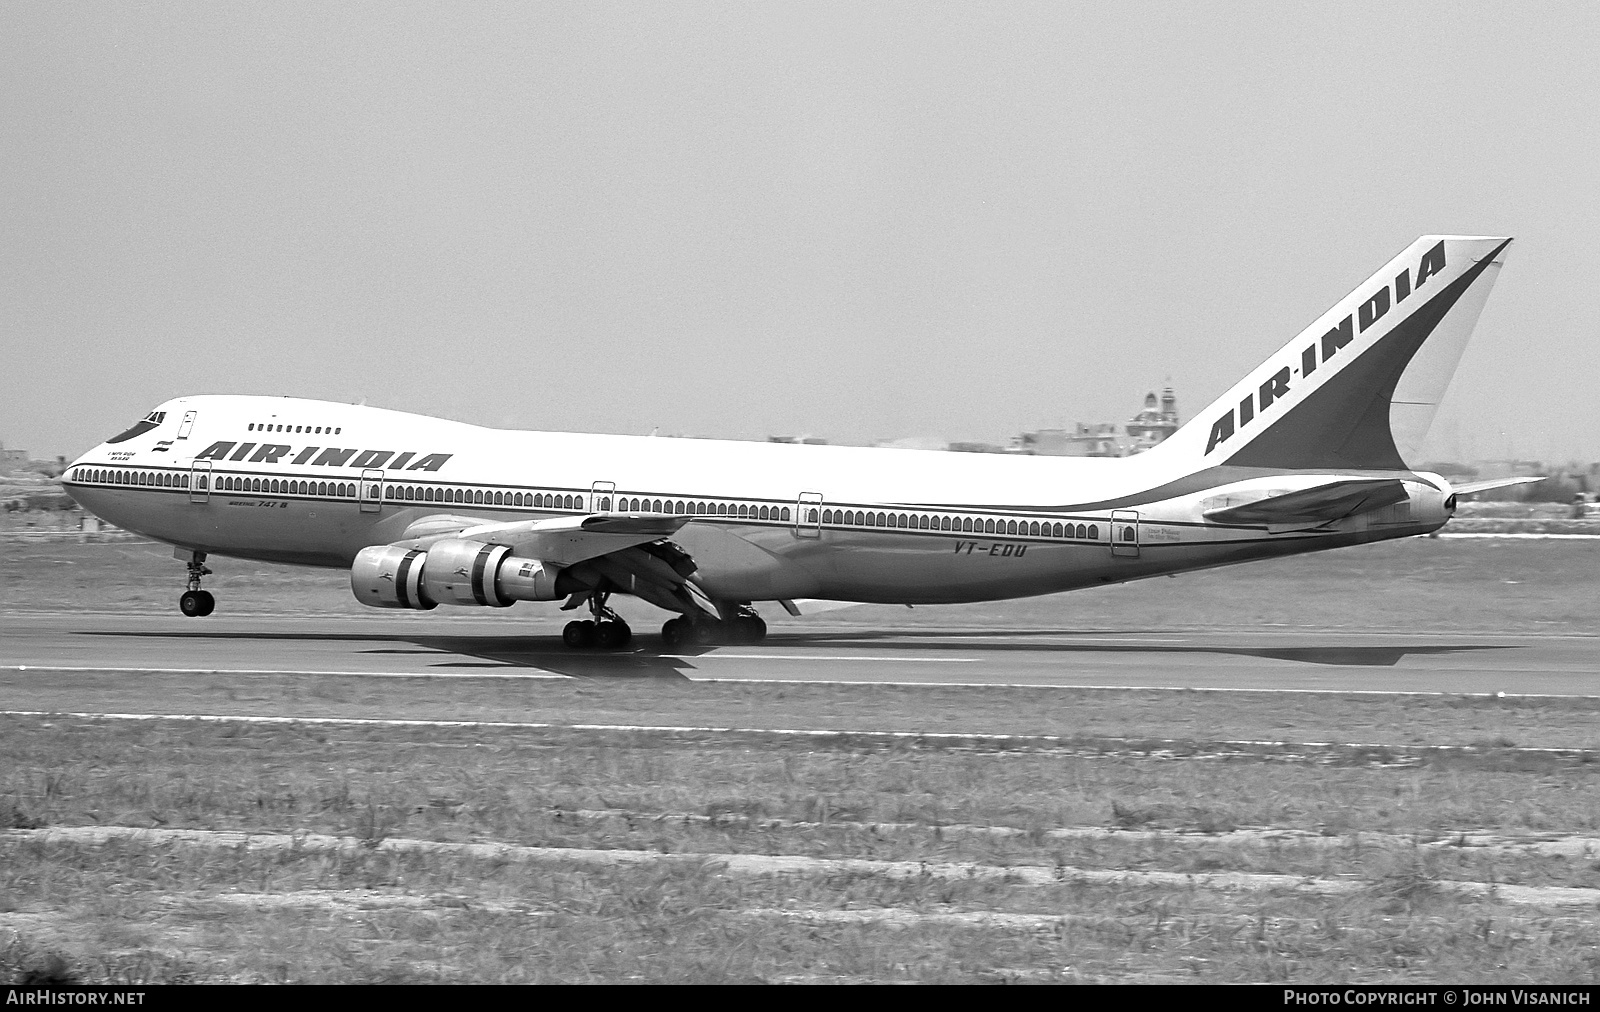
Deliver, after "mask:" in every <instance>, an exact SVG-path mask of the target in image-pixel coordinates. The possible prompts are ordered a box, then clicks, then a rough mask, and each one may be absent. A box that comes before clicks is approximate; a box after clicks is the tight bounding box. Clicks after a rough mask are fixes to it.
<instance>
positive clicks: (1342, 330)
mask: <svg viewBox="0 0 1600 1012" xmlns="http://www.w3.org/2000/svg"><path fill="white" fill-rule="evenodd" d="M1444 268H1445V262H1444V243H1442V242H1441V243H1439V244H1438V245H1437V246H1435V247H1433V249H1430V250H1429V251H1428V252H1426V253H1424V254H1422V262H1421V263H1419V264H1418V265H1417V275H1416V278H1417V279H1416V281H1415V282H1412V280H1411V272H1410V271H1409V270H1402V271H1401V272H1400V273H1399V274H1397V275H1395V279H1394V298H1393V300H1391V299H1390V296H1389V286H1388V285H1383V286H1382V287H1381V288H1379V289H1378V290H1377V291H1375V292H1373V293H1372V294H1371V295H1369V296H1368V297H1367V298H1366V300H1365V301H1363V302H1362V303H1361V306H1360V308H1359V309H1357V310H1356V312H1355V313H1354V314H1353V315H1351V316H1346V317H1345V318H1344V319H1343V320H1340V321H1339V323H1338V325H1337V326H1335V327H1333V328H1332V329H1331V330H1329V331H1328V332H1327V333H1326V334H1323V335H1322V341H1321V342H1320V343H1321V349H1320V350H1321V352H1322V354H1321V355H1320V356H1319V355H1318V354H1317V352H1318V350H1319V349H1318V342H1316V341H1313V342H1311V343H1310V344H1308V345H1306V346H1305V348H1303V349H1301V351H1300V368H1298V369H1294V368H1291V367H1290V366H1287V365H1286V366H1284V367H1283V368H1281V369H1279V370H1278V371H1277V372H1275V373H1273V374H1272V375H1271V376H1269V377H1267V381H1266V382H1265V383H1263V384H1261V389H1260V390H1259V391H1256V392H1254V393H1249V394H1246V395H1245V397H1244V400H1242V401H1240V402H1239V408H1238V426H1237V427H1238V428H1240V429H1242V428H1244V427H1245V426H1246V425H1249V424H1250V423H1251V421H1252V420H1254V419H1255V418H1256V417H1257V416H1258V415H1262V414H1264V413H1265V412H1266V410H1267V409H1268V408H1269V407H1271V406H1272V404H1273V402H1274V401H1277V400H1280V399H1282V398H1283V397H1286V396H1288V393H1289V383H1290V380H1291V379H1292V378H1293V377H1294V376H1295V375H1297V374H1298V375H1299V376H1300V377H1302V378H1304V377H1306V376H1310V375H1311V374H1312V373H1313V372H1315V371H1316V369H1317V366H1318V365H1319V364H1325V363H1326V362H1327V361H1328V360H1329V359H1331V358H1333V356H1335V355H1337V354H1338V353H1339V349H1341V348H1343V347H1344V346H1345V345H1347V344H1349V343H1350V342H1351V341H1352V340H1353V339H1354V337H1355V334H1356V327H1355V325H1356V323H1357V322H1358V321H1359V323H1360V331H1361V332H1362V333H1365V332H1366V330H1367V328H1368V327H1371V326H1372V325H1373V324H1374V323H1377V322H1378V320H1379V319H1381V318H1382V317H1383V315H1384V314H1385V313H1387V312H1388V311H1389V307H1390V306H1391V305H1399V304H1400V303H1401V302H1404V301H1405V300H1406V298H1407V297H1409V296H1410V295H1411V293H1412V292H1414V291H1417V290H1418V289H1420V288H1421V287H1422V286H1423V284H1424V283H1425V282H1426V281H1427V280H1428V279H1429V278H1430V277H1432V276H1433V275H1435V274H1438V273H1439V272H1440V271H1442V270H1444ZM1234 417H1235V416H1234V409H1233V408H1229V409H1228V410H1227V411H1226V412H1224V413H1223V414H1222V415H1221V416H1219V417H1218V418H1217V420H1216V421H1214V422H1212V423H1211V437H1210V438H1209V439H1207V440H1206V452H1207V453H1210V452H1211V451H1212V450H1214V449H1216V448H1217V445H1218V444H1219V443H1222V442H1225V441H1226V440H1227V439H1228V438H1229V437H1230V436H1232V435H1233V433H1234V429H1235V425H1234Z"/></svg>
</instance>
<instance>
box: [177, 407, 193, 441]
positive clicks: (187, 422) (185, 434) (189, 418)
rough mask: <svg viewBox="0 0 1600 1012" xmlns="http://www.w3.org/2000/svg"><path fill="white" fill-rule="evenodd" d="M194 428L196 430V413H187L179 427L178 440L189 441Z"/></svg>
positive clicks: (184, 414)
mask: <svg viewBox="0 0 1600 1012" xmlns="http://www.w3.org/2000/svg"><path fill="white" fill-rule="evenodd" d="M192 428H194V412H193V411H185V412H184V413H183V424H181V425H179V426H178V438H179V439H188V438H189V430H190V429H192Z"/></svg>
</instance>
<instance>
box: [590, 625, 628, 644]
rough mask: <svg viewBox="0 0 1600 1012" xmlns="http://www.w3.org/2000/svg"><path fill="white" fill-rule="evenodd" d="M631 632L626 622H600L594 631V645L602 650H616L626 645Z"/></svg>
mask: <svg viewBox="0 0 1600 1012" xmlns="http://www.w3.org/2000/svg"><path fill="white" fill-rule="evenodd" d="M631 639H633V630H632V629H629V628H628V623H626V622H601V623H600V625H599V627H598V628H597V629H596V630H595V644H596V645H597V646H599V647H600V649H602V650H616V649H618V648H620V647H625V646H627V645H628V641H629V640H631Z"/></svg>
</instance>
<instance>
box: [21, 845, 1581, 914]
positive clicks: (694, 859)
mask: <svg viewBox="0 0 1600 1012" xmlns="http://www.w3.org/2000/svg"><path fill="white" fill-rule="evenodd" d="M0 840H19V841H29V842H38V843H44V844H50V843H82V844H88V845H91V846H94V845H99V844H105V843H110V842H112V841H126V842H128V843H144V844H148V845H158V846H159V845H161V844H168V843H171V844H180V845H182V844H187V845H190V846H200V847H211V848H216V849H227V850H245V851H249V850H280V851H281V850H287V851H295V852H299V853H315V852H330V851H331V852H335V853H342V852H353V853H360V852H362V851H369V852H384V851H388V852H391V853H402V854H404V853H429V854H455V855H460V856H462V857H468V858H478V859H481V860H495V861H520V862H527V863H540V864H544V863H552V864H554V863H567V864H582V865H589V866H601V867H616V866H619V865H633V866H638V865H648V864H704V863H707V862H714V863H715V864H716V865H717V866H718V867H719V869H720V870H721V871H723V872H724V873H731V874H736V875H750V876H766V875H878V876H882V877H883V878H888V879H930V878H931V879H941V880H957V881H971V880H974V879H981V880H995V881H1001V882H1006V883H1011V884H1016V885H1028V886H1049V885H1067V884H1073V883H1082V884H1086V885H1105V886H1151V885H1159V886H1174V887H1179V888H1201V889H1219V890H1245V891H1251V892H1258V891H1266V890H1273V889H1284V890H1293V891H1297V892H1310V893H1316V894H1321V895H1340V894H1347V893H1352V892H1357V891H1359V890H1362V889H1367V888H1369V887H1370V886H1371V883H1370V882H1367V881H1363V880H1358V879H1323V878H1312V877H1307V876H1304V875H1276V874H1270V873H1263V872H1237V871H1234V872H1175V871H1122V870H1116V869H1091V868H1074V867H1071V866H1067V865H1055V866H1041V865H985V864H978V863H976V862H949V863H930V862H926V861H881V860H872V859H869V858H829V857H805V856H800V855H786V854H715V853H695V852H692V851H691V852H680V853H674V854H668V853H663V852H661V851H655V850H620V849H619V850H593V849H588V848H580V847H527V846H517V845H513V844H505V843H443V842H439V841H434V840H414V839H405V838H400V837H389V838H387V839H383V840H380V841H378V842H377V843H376V844H374V843H373V842H372V841H371V840H364V839H359V838H356V837H341V836H327V835H322V834H314V833H307V834H287V833H240V832H227V831H216V830H202V829H138V828H134V827H131V826H71V827H53V828H49V829H11V830H0ZM1432 885H1433V886H1434V887H1435V888H1438V889H1440V890H1442V891H1448V892H1454V893H1457V894H1460V895H1465V896H1472V897H1478V898H1485V899H1495V900H1500V901H1503V902H1509V903H1516V904H1548V905H1552V906H1588V907H1593V906H1595V905H1597V904H1600V889H1587V888H1582V887H1576V886H1515V885H1501V884H1498V883H1485V882H1463V881H1451V880H1434V881H1433V883H1432Z"/></svg>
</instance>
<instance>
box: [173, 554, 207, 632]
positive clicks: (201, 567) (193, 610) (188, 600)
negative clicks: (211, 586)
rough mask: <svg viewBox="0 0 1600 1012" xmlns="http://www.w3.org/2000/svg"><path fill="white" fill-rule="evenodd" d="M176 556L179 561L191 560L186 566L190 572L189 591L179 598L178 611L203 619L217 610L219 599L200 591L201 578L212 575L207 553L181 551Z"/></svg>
mask: <svg viewBox="0 0 1600 1012" xmlns="http://www.w3.org/2000/svg"><path fill="white" fill-rule="evenodd" d="M176 555H177V557H178V558H179V559H182V558H184V557H185V556H187V557H188V560H189V561H188V563H187V566H186V568H187V569H188V570H189V589H188V590H186V591H184V592H183V595H182V596H181V597H179V598H178V610H179V611H181V612H183V613H184V614H185V615H187V616H189V617H190V618H203V617H205V616H206V615H209V614H211V613H212V612H213V611H215V610H216V609H217V599H216V598H214V597H212V596H211V595H210V593H208V592H206V591H204V590H201V589H200V579H201V577H206V576H210V575H211V570H209V569H207V568H206V553H205V552H187V551H184V550H181V549H180V550H179V551H178V552H177V553H176Z"/></svg>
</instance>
